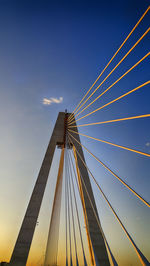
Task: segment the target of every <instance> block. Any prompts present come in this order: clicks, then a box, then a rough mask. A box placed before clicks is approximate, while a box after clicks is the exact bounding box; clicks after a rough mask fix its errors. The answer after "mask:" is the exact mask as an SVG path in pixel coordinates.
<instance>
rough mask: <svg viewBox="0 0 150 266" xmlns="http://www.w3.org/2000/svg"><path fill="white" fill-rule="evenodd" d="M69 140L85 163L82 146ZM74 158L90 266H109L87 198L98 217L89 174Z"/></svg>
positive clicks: (103, 243) (104, 247)
mask: <svg viewBox="0 0 150 266" xmlns="http://www.w3.org/2000/svg"><path fill="white" fill-rule="evenodd" d="M74 125H76V123H74ZM74 131H76V132H77V133H78V129H77V127H74ZM71 134H72V136H73V137H74V138H76V139H77V141H78V142H79V143H81V141H80V137H79V135H78V134H75V133H71ZM71 140H72V143H73V145H74V146H75V148H76V149H77V151H78V152H79V154H80V155H81V157H82V159H83V161H84V162H85V158H84V154H83V150H82V146H81V145H80V144H79V143H78V142H76V141H75V140H74V139H73V138H71ZM75 157H76V161H77V167H78V169H79V173H78V182H79V187H80V194H81V199H82V205H83V210H84V217H85V224H86V231H87V238H88V241H89V249H90V250H91V252H90V253H91V263H92V265H100V266H109V265H110V263H109V259H108V254H107V250H106V246H105V242H104V239H103V236H102V233H101V232H100V229H99V226H98V223H97V220H96V217H95V215H94V211H93V209H92V207H91V203H90V200H89V197H90V199H91V202H92V205H93V207H94V210H95V213H96V214H97V217H99V216H98V212H97V207H96V203H95V199H94V195H93V190H92V187H91V183H90V179H89V174H88V171H87V169H86V167H85V166H84V165H83V162H82V161H81V159H80V157H79V155H78V154H77V153H75ZM80 175H81V176H80ZM82 179H83V181H82ZM83 183H84V184H85V185H86V189H87V191H88V195H89V197H88V195H87V192H86V189H85V186H84V184H83ZM99 223H100V222H99Z"/></svg>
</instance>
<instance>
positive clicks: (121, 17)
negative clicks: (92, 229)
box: [0, 0, 150, 266]
mask: <svg viewBox="0 0 150 266" xmlns="http://www.w3.org/2000/svg"><path fill="white" fill-rule="evenodd" d="M148 4H149V1H146V0H141V1H138V0H137V1H136V0H126V1H125V0H122V1H110V0H105V1H95V0H93V1H68V2H67V1H50V0H49V1H46V0H43V1H42V0H41V1H38V0H35V1H33V0H26V1H24V0H21V1H19V0H18V1H15V0H0V162H1V164H0V165H1V166H0V213H1V219H0V261H1V260H6V261H8V260H9V258H10V256H11V252H12V250H13V246H14V243H15V240H16V237H17V233H18V230H19V227H20V225H21V221H22V219H23V215H24V213H25V210H26V206H27V204H28V201H29V198H30V195H31V192H32V189H33V186H34V184H35V180H36V177H37V174H38V171H39V168H40V165H41V162H42V159H43V156H44V153H45V150H46V147H47V144H48V141H49V138H50V135H51V133H52V130H53V126H54V123H55V120H56V118H57V115H58V112H59V111H64V110H65V109H67V110H68V111H69V112H71V111H73V110H74V108H75V107H76V105H77V104H78V102H79V101H80V99H81V97H83V96H84V94H85V92H86V91H87V89H89V87H90V86H91V85H92V83H93V82H94V81H95V79H96V78H97V76H98V75H99V74H100V72H101V71H102V69H103V68H104V67H105V65H106V64H107V62H108V61H109V60H110V58H111V57H112V56H113V54H114V53H115V51H116V50H117V48H118V47H119V46H120V44H121V43H122V42H123V40H124V39H125V37H126V36H127V35H128V33H129V32H130V31H131V29H132V28H133V26H134V25H135V24H136V22H137V21H138V19H139V18H140V17H141V15H142V14H143V13H144V11H145V10H146V9H147V7H148ZM149 18H150V14H147V15H146V17H145V18H144V20H143V21H142V23H141V24H140V25H139V27H138V28H137V29H136V31H135V32H134V34H133V35H132V36H131V38H130V39H129V40H128V42H127V43H126V45H125V46H124V48H123V49H122V50H121V51H120V53H119V54H118V55H117V57H116V59H115V60H114V61H113V63H112V64H111V65H110V68H108V71H106V73H105V74H104V76H106V74H107V73H109V71H110V70H111V69H112V68H113V66H115V64H116V63H117V62H119V60H120V59H121V58H122V57H123V55H124V54H125V53H126V52H127V51H128V50H129V49H130V48H131V46H132V45H133V44H134V43H135V42H136V41H137V40H138V39H139V37H140V36H141V35H142V34H143V33H144V32H145V31H146V29H147V28H148V27H149ZM148 51H149V36H148V35H147V36H146V37H145V38H144V39H143V40H142V41H141V42H140V44H139V45H138V46H137V47H136V48H135V49H134V51H132V52H131V54H130V55H129V56H128V57H127V58H126V59H125V61H124V62H123V63H122V64H121V65H120V67H118V69H117V70H116V71H115V72H114V73H113V74H112V76H110V78H109V79H108V80H107V81H106V83H104V85H103V86H102V87H101V89H100V90H98V91H97V92H96V94H95V95H93V97H92V99H94V98H95V96H98V95H99V92H100V91H104V89H106V88H107V87H108V86H109V85H110V84H111V83H113V82H114V81H115V80H116V79H117V78H118V77H119V76H120V75H122V74H123V73H124V72H125V71H127V70H128V69H129V68H130V67H131V66H132V65H134V64H135V63H136V62H137V61H138V60H139V59H141V58H142V57H143V56H144V55H145V54H146V53H147V52H148ZM104 76H103V77H104ZM148 79H149V68H148V59H146V60H145V61H143V62H142V63H141V64H140V65H139V66H138V67H137V68H136V69H134V70H133V71H132V72H131V73H129V74H128V75H127V76H126V77H125V78H123V79H122V80H121V81H120V82H119V83H118V84H117V85H115V86H114V87H113V88H112V89H111V90H110V91H109V92H108V93H106V94H105V95H104V96H103V97H102V98H101V99H99V100H98V101H97V102H96V103H95V104H93V105H92V106H91V107H90V108H89V109H88V110H86V111H85V112H84V113H83V114H86V113H88V112H89V111H90V110H94V109H95V108H98V107H99V106H101V105H103V104H105V103H107V102H108V101H110V100H113V99H114V98H116V97H119V96H120V95H122V94H123V93H125V92H127V91H129V90H131V89H133V88H135V87H137V86H139V85H141V84H142V83H144V82H146V81H147V80H148ZM101 81H102V78H101ZM98 84H99V82H98ZM60 97H63V101H61V99H60ZM44 98H47V99H50V98H57V99H60V103H59V104H58V103H51V104H50V105H44V104H43V99H44ZM149 99H150V91H149V86H146V87H144V88H142V89H140V90H139V91H137V92H135V93H133V94H131V95H129V96H127V97H126V98H124V99H122V100H120V101H118V102H117V103H114V104H112V105H111V106H110V107H108V108H104V109H103V110H101V111H99V112H97V113H95V115H91V116H89V117H87V118H86V119H83V120H81V121H79V124H82V123H88V122H98V121H104V120H108V119H115V118H122V117H127V116H134V115H140V114H147V113H150V110H149V106H150V104H149V102H150V100H149ZM79 131H80V132H81V133H85V134H87V135H90V136H93V137H98V138H101V139H104V140H108V141H110V142H114V143H117V144H120V145H124V146H127V147H130V148H133V149H137V150H141V151H143V152H147V153H150V119H149V118H144V119H138V120H131V121H126V122H118V123H113V124H108V125H99V126H91V127H85V128H84V127H83V128H81V129H80V130H79ZM81 140H82V142H83V144H85V146H87V147H88V148H89V149H90V150H91V151H92V152H93V153H94V154H95V155H96V156H98V157H99V158H100V159H101V160H102V161H103V162H104V163H106V164H107V165H108V166H109V167H110V168H111V169H112V170H114V171H115V172H116V173H117V174H118V175H119V176H120V177H121V178H122V179H124V180H125V181H126V182H127V183H128V184H129V185H130V186H132V187H133V188H134V189H135V190H136V191H137V192H138V193H139V194H140V195H142V196H143V197H144V198H145V199H146V200H147V201H150V193H149V191H150V178H149V177H150V163H149V158H147V157H145V156H142V155H138V154H135V153H132V152H128V151H123V150H121V149H119V148H115V147H111V146H109V145H107V144H102V143H99V142H96V141H94V140H89V139H86V138H85V137H82V138H81ZM85 157H86V161H87V164H88V166H89V168H90V169H91V171H92V172H93V174H94V175H95V177H96V179H97V180H98V182H99V184H101V187H102V188H103V190H104V192H105V193H106V195H107V196H108V198H109V200H110V201H111V203H112V205H113V206H114V208H115V210H116V211H117V213H118V215H119V216H120V218H121V220H122V221H123V223H124V225H125V226H126V228H127V229H128V231H129V232H130V233H131V236H132V237H133V239H134V240H135V242H136V244H137V246H138V247H139V248H140V249H141V251H142V252H143V253H144V254H145V255H146V256H147V258H148V259H149V260H150V248H149V245H148V244H149V240H150V229H149V224H150V213H149V209H148V207H146V206H144V204H143V203H141V202H140V201H139V200H138V199H137V198H136V197H134V196H133V195H132V194H131V193H130V192H128V191H127V189H125V188H124V187H123V186H122V185H120V184H119V182H118V181H115V180H114V178H113V177H112V176H111V175H110V174H108V172H107V171H106V170H104V169H103V168H102V166H100V165H99V164H98V163H97V162H96V161H95V160H94V159H92V158H91V157H89V155H87V154H86V153H85ZM58 158H59V151H57V152H56V154H55V159H58ZM57 166H58V160H54V162H53V165H52V172H51V174H50V178H49V181H48V186H47V189H46V193H45V197H44V202H43V206H42V208H41V212H40V216H39V226H37V229H36V232H35V236H34V240H33V245H32V248H31V252H30V257H29V260H28V266H31V265H32V266H35V265H38V263H37V261H39V260H40V259H41V258H42V256H43V254H44V251H45V236H46V235H47V230H48V229H47V228H48V223H49V215H48V212H49V211H50V208H51V203H49V202H52V199H53V193H52V188H54V184H55V181H54V180H55V179H54V178H53V177H54V176H55V173H56V168H57ZM92 185H93V189H94V193H95V198H96V203H97V206H98V210H99V215H100V219H101V223H102V226H103V229H104V232H105V234H106V237H107V239H108V241H109V243H110V246H111V248H112V251H113V253H114V255H115V257H116V259H117V260H118V261H119V263H120V265H121V266H125V265H140V264H138V263H139V262H138V260H137V256H136V254H135V251H134V250H133V248H132V246H131V245H130V244H129V242H128V240H127V238H126V236H125V235H124V233H123V232H122V229H121V228H120V226H119V225H118V223H117V222H116V221H115V219H114V218H113V215H112V214H111V211H110V210H109V208H108V207H107V205H106V203H105V202H104V200H103V199H102V198H101V195H100V194H99V192H98V190H97V188H96V187H95V186H94V184H92ZM50 186H51V189H50ZM50 191H51V193H50ZM116 235H117V236H116ZM41 243H43V244H42V247H41Z"/></svg>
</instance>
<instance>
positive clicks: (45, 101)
mask: <svg viewBox="0 0 150 266" xmlns="http://www.w3.org/2000/svg"><path fill="white" fill-rule="evenodd" d="M62 102H63V97H59V98H53V97H52V98H49V99H47V98H43V104H44V105H51V104H52V103H62Z"/></svg>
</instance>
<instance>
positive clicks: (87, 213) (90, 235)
mask: <svg viewBox="0 0 150 266" xmlns="http://www.w3.org/2000/svg"><path fill="white" fill-rule="evenodd" d="M69 115H70V114H69V113H66V112H60V113H59V114H58V117H57V121H56V124H55V127H54V130H53V133H52V136H51V138H50V142H49V144H48V147H47V150H46V153H45V156H44V159H43V162H42V165H41V168H40V171H39V175H38V177H37V181H36V183H35V186H34V189H33V192H32V195H31V198H30V201H29V204H28V207H27V210H26V213H25V216H24V219H23V222H22V225H21V228H20V231H19V234H18V238H17V241H16V244H15V247H14V250H13V253H12V256H11V260H10V265H11V266H25V265H26V262H27V258H28V254H29V251H30V246H31V243H32V238H33V235H34V231H35V227H36V224H37V219H38V215H39V211H40V207H41V203H42V199H43V195H44V191H45V188H46V183H47V180H48V176H49V171H50V168H51V164H52V160H53V155H54V152H55V148H56V147H57V146H59V147H63V148H65V146H66V132H67V118H68V116H69ZM77 130H78V129H77V128H76V129H75V131H77ZM76 139H77V140H78V142H79V143H80V137H79V135H76ZM72 144H73V145H74V146H75V148H76V149H77V150H78V151H79V153H80V155H81V156H82V158H83V160H84V162H85V158H84V154H83V150H82V146H81V145H79V144H78V143H77V142H73V140H72ZM76 161H77V164H78V169H79V172H80V174H81V176H82V179H80V177H79V176H78V179H80V180H78V181H79V182H80V192H81V193H82V205H83V212H84V218H85V219H84V220H85V227H86V232H87V239H88V244H89V250H90V255H91V264H93V265H101V266H107V265H110V263H109V259H108V255H107V251H106V247H105V242H104V239H103V235H102V233H101V232H100V230H99V226H98V223H97V220H96V218H95V215H94V213H93V209H92V207H91V203H90V201H89V198H88V197H87V194H86V191H85V187H84V186H83V181H84V183H85V184H86V188H87V190H88V194H89V196H90V199H91V201H92V205H93V206H94V210H95V213H96V214H97V216H98V212H97V207H96V204H95V199H94V195H93V191H92V187H91V183H90V179H89V175H88V171H87V169H86V168H85V167H83V164H82V162H81V160H80V158H79V156H78V154H76Z"/></svg>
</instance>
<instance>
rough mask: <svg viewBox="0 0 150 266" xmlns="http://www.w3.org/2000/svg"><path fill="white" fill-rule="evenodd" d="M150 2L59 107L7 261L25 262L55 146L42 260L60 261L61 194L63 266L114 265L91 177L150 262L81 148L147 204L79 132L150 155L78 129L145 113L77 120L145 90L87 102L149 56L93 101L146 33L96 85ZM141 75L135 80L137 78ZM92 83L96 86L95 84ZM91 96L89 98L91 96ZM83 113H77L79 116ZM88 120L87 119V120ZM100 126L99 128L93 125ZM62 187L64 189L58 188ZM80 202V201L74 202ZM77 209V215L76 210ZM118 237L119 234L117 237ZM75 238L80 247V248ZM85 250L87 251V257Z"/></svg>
mask: <svg viewBox="0 0 150 266" xmlns="http://www.w3.org/2000/svg"><path fill="white" fill-rule="evenodd" d="M149 10H150V7H148V8H147V10H146V11H145V13H144V14H143V15H142V16H141V18H140V19H139V20H138V22H137V23H136V25H135V26H134V28H133V29H132V30H131V32H130V33H129V34H128V35H127V37H126V38H125V40H124V41H123V43H122V44H121V46H120V47H119V48H118V50H117V51H116V52H115V54H114V55H113V57H112V58H111V59H110V61H109V62H108V63H107V65H106V66H105V68H104V69H103V70H102V72H101V73H100V75H99V76H98V78H97V79H96V80H95V82H94V83H93V84H92V86H91V87H90V88H89V90H87V92H86V93H85V94H84V96H83V98H82V99H81V100H80V102H79V103H78V104H77V105H76V108H75V109H74V110H73V112H71V113H68V112H67V110H66V111H65V112H60V113H59V114H58V118H57V120H56V123H55V126H54V130H53V133H52V136H51V138H50V142H49V144H48V148H47V151H46V153H45V156H44V159H43V162H42V165H41V168H40V172H39V175H38V178H37V181H36V184H35V186H34V189H33V192H32V195H31V198H30V201H29V204H28V207H27V210H26V213H25V216H24V219H23V222H22V225H21V228H20V231H19V234H18V237H17V241H16V244H15V247H14V250H13V252H12V256H11V259H10V263H9V265H12V266H13V265H16V266H25V265H26V263H27V259H28V255H29V251H30V247H31V244H32V239H33V235H34V231H35V228H36V225H37V220H38V215H39V211H40V207H41V204H42V199H43V195H44V191H45V188H46V184H47V180H48V176H49V171H50V169H51V164H52V160H53V157H54V152H55V148H56V147H57V148H59V149H60V151H61V152H60V153H61V154H60V161H59V167H58V171H57V174H56V187H55V193H54V199H53V204H52V213H51V219H50V225H49V233H48V239H47V246H46V250H45V254H44V261H43V264H42V265H45V266H48V265H51V266H52V265H53V266H54V265H55V266H56V265H63V264H60V263H58V253H59V252H58V250H59V232H60V230H59V229H60V225H62V220H61V208H62V206H61V205H62V198H63V196H64V213H63V217H64V219H63V220H64V224H63V248H64V249H63V250H64V251H63V254H62V255H63V256H64V257H65V260H64V265H65V266H72V265H77V266H78V265H84V266H86V265H115V266H116V265H119V264H118V262H117V259H116V258H115V256H114V254H113V252H112V249H111V246H110V244H109V241H108V240H107V237H106V235H105V233H104V230H103V228H102V225H101V217H100V216H99V212H98V208H99V206H97V204H96V202H95V195H94V190H93V186H92V185H91V183H92V182H94V184H95V186H96V187H97V189H98V193H100V194H101V196H102V197H103V198H104V200H105V201H106V204H107V205H108V207H109V208H110V210H111V211H112V214H113V215H114V217H115V218H116V221H117V222H118V224H119V225H120V227H121V229H122V231H123V233H124V235H125V236H126V237H127V239H128V241H129V242H130V243H131V246H132V248H133V250H134V251H135V253H136V256H137V258H138V260H139V262H140V264H141V265H150V263H149V261H148V258H147V257H146V255H145V254H144V252H143V250H142V249H141V248H140V247H139V246H138V245H137V243H136V241H135V237H134V235H132V232H129V230H128V229H127V228H126V226H125V224H124V223H123V222H122V221H121V218H120V217H119V214H118V212H117V210H116V208H115V206H113V205H112V203H111V201H110V200H109V199H108V196H107V195H106V194H105V193H104V191H103V189H102V187H101V185H100V180H97V178H95V176H94V174H93V173H92V171H91V169H89V167H88V165H87V163H86V160H85V155H84V152H85V153H87V154H88V155H89V156H91V158H93V159H94V160H95V161H96V163H97V164H98V165H101V166H102V167H103V168H104V169H105V170H106V171H108V172H109V173H110V175H111V176H112V178H113V180H114V181H116V182H118V183H121V185H122V187H121V188H122V189H123V188H124V189H126V190H129V193H131V194H132V195H134V197H135V198H136V200H137V202H138V201H141V202H142V204H143V206H144V205H145V207H146V208H147V211H149V207H150V203H149V202H148V201H147V200H146V199H145V198H144V196H142V195H141V194H140V193H139V192H137V191H136V190H135V189H134V188H133V187H132V186H130V184H129V183H127V182H126V181H125V180H124V177H121V176H120V175H119V174H118V173H117V172H116V171H115V170H113V169H111V168H110V167H109V165H107V164H105V163H104V162H103V161H102V160H101V159H100V158H98V157H97V156H96V155H95V154H94V152H93V151H92V150H90V149H89V148H87V146H86V145H85V144H83V143H82V141H81V139H80V136H81V137H82V138H83V137H84V138H85V139H87V140H92V141H95V142H97V143H98V144H100V143H103V144H105V145H107V146H111V147H112V148H114V147H115V148H117V149H120V151H121V150H124V151H125V152H126V153H133V154H134V155H135V156H137V155H138V156H143V157H145V158H148V159H149V157H150V154H149V153H146V152H144V151H142V150H138V149H133V148H131V147H130V146H124V145H122V144H121V143H119V141H118V142H117V141H116V142H115V143H113V142H110V141H108V140H107V139H101V138H98V137H95V136H94V135H87V134H85V133H82V131H81V130H82V128H87V127H92V126H93V127H96V126H97V128H98V125H104V124H109V123H112V124H115V123H120V125H121V123H122V122H123V121H128V120H129V121H131V120H140V119H149V118H150V114H147V113H146V114H140V115H134V116H128V117H121V118H117V117H115V118H114V119H111V120H105V121H97V122H87V123H83V124H81V122H79V121H81V120H82V119H84V118H87V117H89V116H90V117H92V115H94V114H95V113H96V112H98V111H100V110H102V109H103V108H105V107H108V106H110V105H112V104H114V103H116V102H117V101H120V100H121V99H123V98H125V97H128V96H130V94H132V93H133V94H134V93H136V92H137V91H138V90H140V89H145V87H148V86H149V84H150V81H149V80H145V82H143V83H141V84H139V85H138V86H136V87H134V88H130V89H129V90H127V91H126V92H125V93H124V94H122V95H121V96H118V97H116V98H114V99H113V100H111V101H108V102H107V103H106V104H104V105H101V106H99V107H98V108H96V109H94V110H92V109H91V107H92V105H93V104H94V103H95V102H96V101H97V100H98V99H100V97H102V96H103V95H104V94H105V93H107V92H108V91H109V90H110V89H112V87H113V86H114V85H116V84H117V83H118V82H119V81H120V80H122V79H123V78H124V77H125V76H126V75H128V73H130V72H131V71H132V70H134V69H135V68H136V67H137V66H139V65H140V64H142V62H143V61H144V60H145V59H146V58H148V57H149V55H150V52H148V53H146V54H145V55H144V56H143V57H142V58H140V60H138V61H137V62H136V63H135V64H134V65H131V66H130V68H129V69H128V70H127V71H125V72H124V73H123V74H122V75H121V76H120V77H118V78H117V79H116V80H115V81H114V82H113V83H112V84H111V85H109V86H108V87H106V89H105V90H103V91H102V90H101V91H100V93H99V94H98V96H97V97H96V98H94V99H93V100H92V99H91V97H93V96H94V95H95V93H96V92H98V91H99V90H100V89H101V87H102V85H103V84H104V82H105V81H106V80H107V79H108V78H109V77H110V76H111V75H112V74H113V72H114V71H115V70H116V69H117V68H118V67H119V66H120V65H121V64H122V63H123V61H124V60H125V59H126V58H127V56H129V54H130V53H131V52H133V50H134V49H135V48H136V46H138V44H139V43H140V42H142V40H143V38H146V37H147V35H148V33H149V31H150V28H149V27H148V28H146V29H145V32H144V33H142V35H141V36H139V39H138V40H137V41H136V42H135V43H134V45H133V46H132V47H131V48H130V49H129V50H128V51H127V52H126V54H125V55H124V56H123V57H122V58H121V60H120V61H119V62H118V63H117V64H116V65H115V67H114V68H113V69H112V70H111V71H109V73H108V74H107V75H106V76H105V78H103V79H102V81H101V82H100V84H99V85H97V84H98V81H99V80H100V78H101V77H102V76H103V75H104V74H105V71H106V69H107V68H108V67H109V66H110V65H111V62H112V61H113V60H114V58H115V57H116V56H117V54H118V53H119V52H120V51H121V49H122V48H123V46H124V45H125V44H126V42H127V41H128V39H129V38H130V36H131V35H132V34H134V31H135V30H136V28H138V26H139V24H140V23H141V22H142V20H144V18H145V16H147V15H148V13H149ZM139 80H140V79H139ZM95 87H96V88H95ZM90 99H91V101H90ZM89 107H90V110H91V111H90V112H88V113H86V114H82V113H83V112H84V111H85V110H87V109H88V108H89ZM81 114H82V115H81ZM90 121H91V120H90ZM97 130H99V128H98V129H97ZM63 188H64V190H63ZM79 205H80V206H79ZM81 212H82V214H81ZM81 215H82V217H83V219H84V225H85V227H84V228H83V226H82V225H81ZM83 230H84V231H86V243H87V246H86V247H85V237H83ZM118 241H119V239H118ZM79 243H80V247H79ZM87 253H88V256H87Z"/></svg>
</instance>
